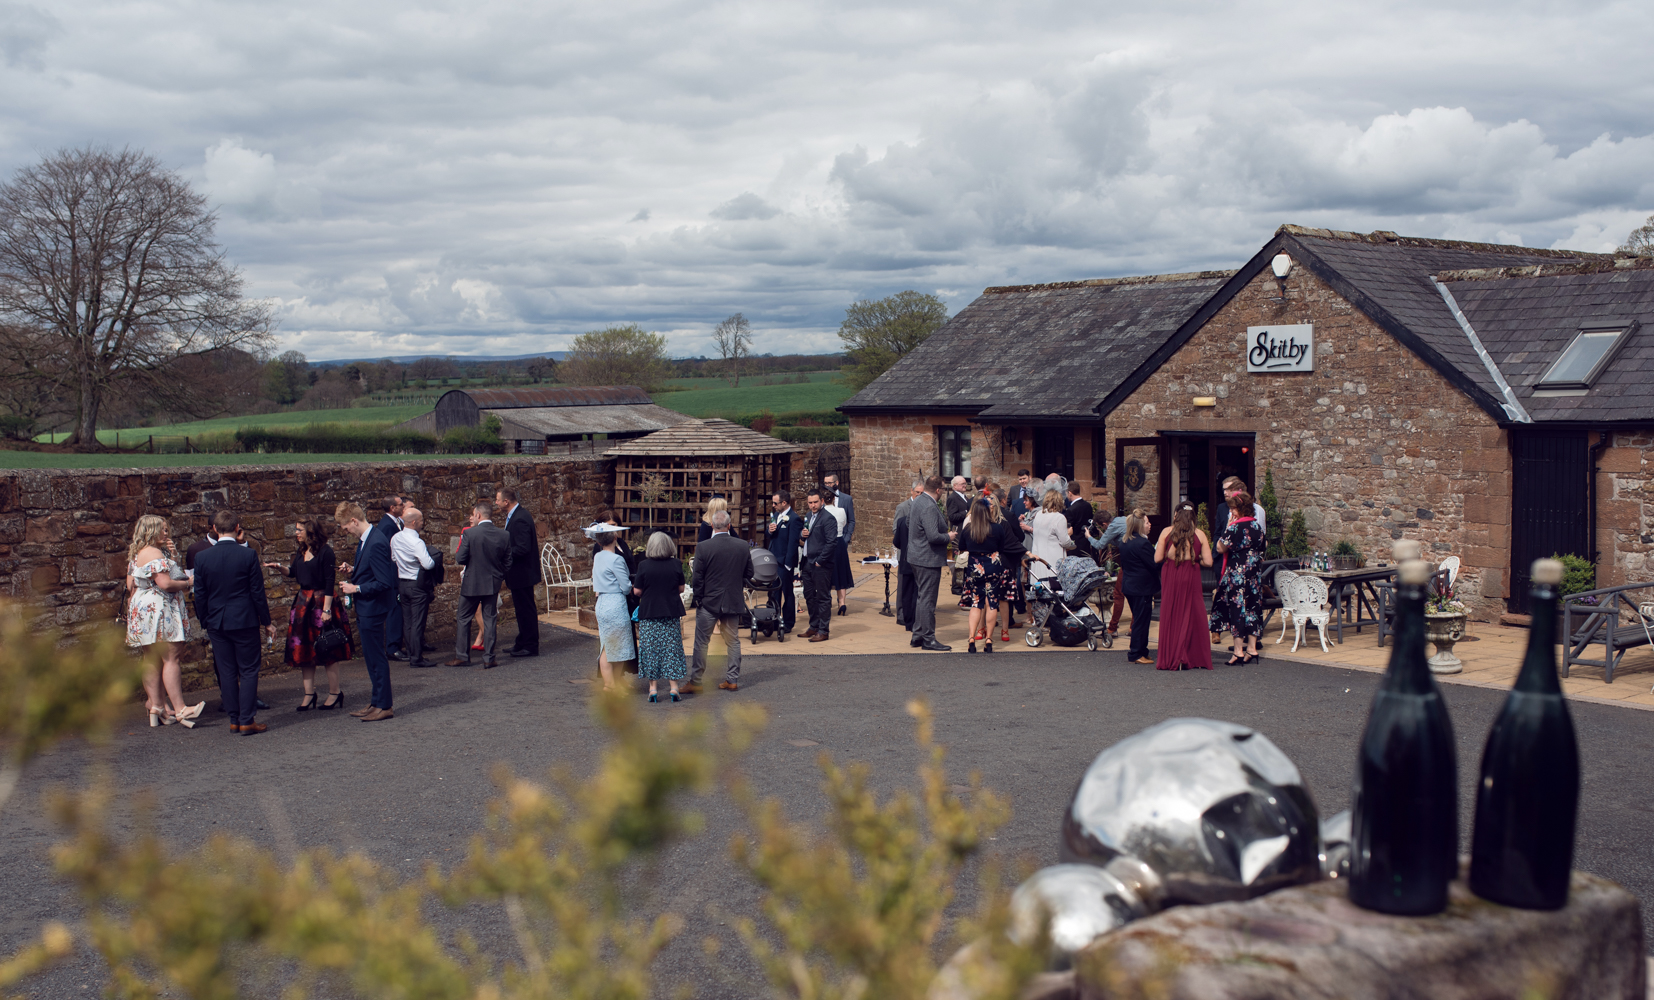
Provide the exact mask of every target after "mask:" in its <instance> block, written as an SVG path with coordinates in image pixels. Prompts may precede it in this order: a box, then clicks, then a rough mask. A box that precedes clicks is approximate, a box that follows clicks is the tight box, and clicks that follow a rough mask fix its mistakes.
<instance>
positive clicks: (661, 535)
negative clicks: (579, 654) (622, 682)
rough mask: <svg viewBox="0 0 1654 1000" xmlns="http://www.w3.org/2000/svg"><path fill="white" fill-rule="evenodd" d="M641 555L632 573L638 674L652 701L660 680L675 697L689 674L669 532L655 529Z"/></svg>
mask: <svg viewBox="0 0 1654 1000" xmlns="http://www.w3.org/2000/svg"><path fill="white" fill-rule="evenodd" d="M643 554H644V557H645V558H644V559H642V560H641V561H640V562H639V564H638V570H637V572H636V573H634V574H633V575H632V593H633V594H634V595H636V597H637V598H638V608H637V634H638V646H637V675H638V679H639V680H647V681H648V682H649V700H650V701H655V700H657V698H658V695H659V692H658V691H657V690H656V687H657V685H658V684H659V683H660V682H661V681H663V680H664V681H667V682H668V683H670V684H671V685H672V690H671V695H672V700H673V701H677V700H678V682H679V681H681V680H683V679H684V678H685V677H687V676H689V669H688V666H687V665H686V664H685V663H684V659H683V623H682V619H683V563H682V562H679V561H678V546H677V545H676V543H674V542H673V541H672V536H670V535H668V534H666V532H664V531H657V532H655V533H654V534H652V535H650V536H649V544H648V546H647V547H646V548H645V549H644V553H643Z"/></svg>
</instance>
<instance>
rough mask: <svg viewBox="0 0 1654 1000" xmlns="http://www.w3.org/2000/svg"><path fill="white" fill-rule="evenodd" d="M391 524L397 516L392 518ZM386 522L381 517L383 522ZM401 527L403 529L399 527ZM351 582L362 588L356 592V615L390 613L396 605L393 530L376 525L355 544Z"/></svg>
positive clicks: (373, 615)
mask: <svg viewBox="0 0 1654 1000" xmlns="http://www.w3.org/2000/svg"><path fill="white" fill-rule="evenodd" d="M386 517H387V518H389V519H390V523H391V524H392V525H395V524H396V519H395V518H390V515H388V514H387V515H386ZM383 523H384V522H383V521H381V522H380V524H383ZM397 530H401V529H397ZM351 563H352V565H351V567H350V582H351V583H354V584H356V586H358V587H360V588H362V589H361V590H359V591H357V592H356V596H355V598H354V600H355V601H356V617H358V618H363V617H366V618H372V617H375V616H378V615H388V614H390V613H391V612H392V611H393V610H395V608H396V591H397V583H396V563H395V561H393V560H392V559H391V542H390V534H387V533H386V532H383V531H380V530H379V528H378V526H377V525H376V526H375V527H374V528H373V529H372V530H370V531H369V532H368V535H367V538H366V539H365V540H363V541H361V542H359V543H358V544H357V546H356V557H355V558H354V559H352V560H351Z"/></svg>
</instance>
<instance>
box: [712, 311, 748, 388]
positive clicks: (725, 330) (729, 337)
mask: <svg viewBox="0 0 1654 1000" xmlns="http://www.w3.org/2000/svg"><path fill="white" fill-rule="evenodd" d="M712 342H713V343H714V344H717V345H718V356H719V357H721V358H723V359H724V362H725V363H726V364H728V365H729V384H730V385H733V386H739V385H740V384H741V359H743V358H746V357H750V356H751V355H752V324H751V323H748V322H747V318H746V317H745V316H742V315H741V314H740V313H736V314H735V315H733V316H731V317H729V318H728V319H726V320H724V321H723V322H722V323H719V324H718V325H717V326H716V327H714V328H713V330H712Z"/></svg>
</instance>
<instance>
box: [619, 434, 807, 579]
mask: <svg viewBox="0 0 1654 1000" xmlns="http://www.w3.org/2000/svg"><path fill="white" fill-rule="evenodd" d="M803 450H804V449H802V448H800V447H799V446H797V445H795V444H791V443H789V442H786V441H781V440H778V439H776V438H772V437H770V436H769V435H767V434H760V433H758V432H757V431H754V430H749V429H747V428H745V427H742V426H741V425H740V424H737V423H732V422H730V421H728V420H721V419H718V418H716V417H713V418H708V419H705V420H690V421H687V422H685V423H682V424H679V425H677V426H676V427H668V428H666V429H665V430H659V431H655V432H654V433H653V434H648V435H645V436H643V437H640V438H637V439H636V440H633V441H627V442H624V443H622V444H620V445H617V446H615V447H613V448H610V449H609V450H608V451H605V452H604V453H603V454H604V455H605V456H607V457H609V458H613V459H614V460H615V470H614V476H615V480H614V496H615V513H616V514H617V515H619V517H620V518H621V520H622V522H623V523H625V524H626V525H627V526H628V527H630V528H632V529H633V530H634V531H635V532H637V533H638V534H637V535H635V536H634V537H635V539H636V541H634V543H633V544H641V543H642V541H643V540H644V539H646V538H647V537H648V534H649V532H651V531H664V532H666V533H667V534H669V535H671V536H672V537H673V538H674V539H676V540H677V543H678V551H679V553H681V554H683V555H689V554H691V553H693V552H694V551H695V536H696V533H697V532H698V531H699V528H700V523H701V515H702V513H704V512H705V510H706V504H707V501H709V500H711V499H712V498H713V497H715V496H721V497H723V498H724V499H726V500H728V501H729V518H730V527H729V530H730V533H731V534H733V535H735V536H736V537H738V538H744V539H746V540H747V541H749V542H756V541H760V540H761V539H762V538H763V524H764V521H765V518H766V517H767V516H768V514H769V498H770V495H771V494H772V493H774V492H775V491H776V490H779V489H782V488H784V487H787V486H788V485H789V483H790V482H791V472H792V456H793V453H794V452H798V451H803Z"/></svg>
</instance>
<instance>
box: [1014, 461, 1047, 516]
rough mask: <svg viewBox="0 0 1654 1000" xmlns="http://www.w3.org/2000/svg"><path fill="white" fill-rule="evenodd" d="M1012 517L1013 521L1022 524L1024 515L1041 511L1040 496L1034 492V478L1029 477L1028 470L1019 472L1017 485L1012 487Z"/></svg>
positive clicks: (1019, 470)
mask: <svg viewBox="0 0 1654 1000" xmlns="http://www.w3.org/2000/svg"><path fill="white" fill-rule="evenodd" d="M1007 499H1008V500H1009V501H1010V503H1009V506H1010V508H1011V509H1010V515H1011V520H1012V521H1018V522H1020V521H1021V520H1022V515H1024V514H1026V513H1028V512H1029V511H1031V510H1038V509H1039V494H1038V493H1037V492H1035V490H1034V480H1033V477H1032V476H1030V475H1028V470H1027V469H1018V470H1017V484H1016V485H1015V486H1013V487H1011V493H1010V496H1009V497H1007Z"/></svg>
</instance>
